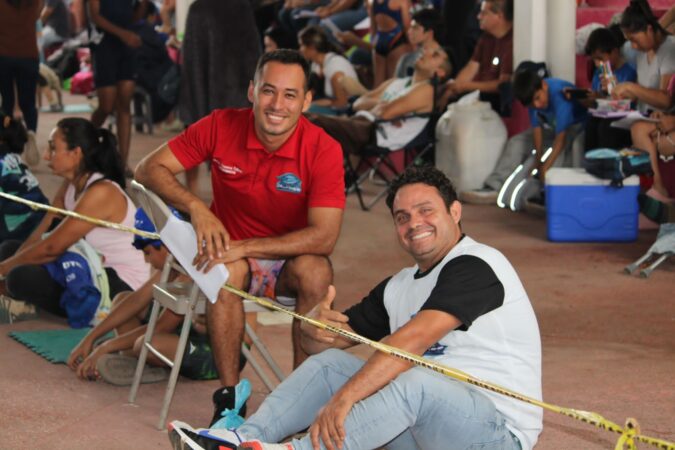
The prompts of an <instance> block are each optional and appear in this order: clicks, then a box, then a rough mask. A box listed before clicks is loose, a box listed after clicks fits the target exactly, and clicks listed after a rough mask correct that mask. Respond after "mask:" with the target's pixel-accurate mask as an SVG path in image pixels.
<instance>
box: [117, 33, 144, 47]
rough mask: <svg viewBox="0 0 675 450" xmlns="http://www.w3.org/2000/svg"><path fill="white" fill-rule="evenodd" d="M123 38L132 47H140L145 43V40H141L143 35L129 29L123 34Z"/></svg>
mask: <svg viewBox="0 0 675 450" xmlns="http://www.w3.org/2000/svg"><path fill="white" fill-rule="evenodd" d="M121 39H122V42H124V43H125V44H126V45H127V46H128V47H131V48H138V47H140V46H141V44H142V43H143V41H141V37H140V36H139V35H137V34H136V33H134V32H133V31H127V32H126V33H124V34H123V35H122V36H121Z"/></svg>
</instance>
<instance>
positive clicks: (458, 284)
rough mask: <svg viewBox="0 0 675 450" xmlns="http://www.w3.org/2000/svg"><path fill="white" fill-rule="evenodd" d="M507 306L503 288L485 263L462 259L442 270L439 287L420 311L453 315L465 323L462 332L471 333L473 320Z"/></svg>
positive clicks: (456, 259)
mask: <svg viewBox="0 0 675 450" xmlns="http://www.w3.org/2000/svg"><path fill="white" fill-rule="evenodd" d="M503 303H504V286H503V285H502V283H501V281H499V279H498V278H497V275H495V273H494V271H493V270H492V268H491V267H490V266H489V265H488V263H486V262H485V261H484V260H482V259H480V258H478V257H476V256H471V255H463V256H459V257H457V258H455V259H453V260H451V261H450V262H449V263H447V264H446V265H445V267H443V269H441V273H440V274H439V275H438V281H437V282H436V286H435V287H434V289H433V290H432V291H431V294H430V295H429V298H428V299H427V301H426V302H425V303H424V305H422V308H421V310H425V309H432V310H438V311H443V312H446V313H448V314H452V315H453V316H455V317H457V319H459V320H460V321H461V322H462V325H461V326H460V327H459V328H458V329H459V330H463V331H466V330H468V329H469V327H470V326H471V324H472V323H473V321H474V320H476V319H477V318H478V317H480V316H482V315H483V314H487V313H489V312H490V311H492V310H493V309H496V308H499V307H500V306H501V305H502V304H503Z"/></svg>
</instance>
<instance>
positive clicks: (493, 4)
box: [484, 0, 513, 22]
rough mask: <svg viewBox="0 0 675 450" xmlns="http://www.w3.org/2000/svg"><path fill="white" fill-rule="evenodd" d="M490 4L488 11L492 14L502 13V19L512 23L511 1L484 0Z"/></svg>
mask: <svg viewBox="0 0 675 450" xmlns="http://www.w3.org/2000/svg"><path fill="white" fill-rule="evenodd" d="M484 1H485V2H487V3H489V4H490V10H492V12H493V13H495V14H499V13H502V14H503V15H504V18H505V19H506V20H508V21H509V22H513V0H484Z"/></svg>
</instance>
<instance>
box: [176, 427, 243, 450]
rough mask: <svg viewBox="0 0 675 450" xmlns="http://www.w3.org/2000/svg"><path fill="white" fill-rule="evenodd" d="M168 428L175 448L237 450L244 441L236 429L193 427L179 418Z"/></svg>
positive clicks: (179, 449) (185, 449) (181, 449)
mask: <svg viewBox="0 0 675 450" xmlns="http://www.w3.org/2000/svg"><path fill="white" fill-rule="evenodd" d="M168 430H169V440H170V441H171V445H172V446H173V449H174V450H221V449H231V450H236V448H237V447H238V445H239V444H241V443H242V442H244V440H243V438H242V436H240V435H239V434H238V433H237V432H236V431H235V430H209V429H205V428H198V429H193V428H192V427H191V426H190V425H188V424H186V423H183V422H180V421H178V420H174V421H173V422H171V423H170V424H169V427H168Z"/></svg>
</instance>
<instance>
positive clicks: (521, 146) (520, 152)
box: [485, 128, 534, 191]
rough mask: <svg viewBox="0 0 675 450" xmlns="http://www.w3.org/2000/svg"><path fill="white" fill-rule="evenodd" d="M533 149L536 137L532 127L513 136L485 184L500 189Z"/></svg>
mask: <svg viewBox="0 0 675 450" xmlns="http://www.w3.org/2000/svg"><path fill="white" fill-rule="evenodd" d="M533 149H534V139H533V136H532V129H531V128H530V129H528V130H525V131H523V132H522V133H520V134H517V135H515V136H513V137H511V139H509V140H508V142H507V143H506V146H505V147H504V151H503V152H502V154H501V156H500V157H499V160H497V166H496V167H495V168H494V170H493V171H492V173H491V174H490V175H488V177H487V178H486V179H485V186H487V187H489V188H491V189H494V190H495V191H499V190H500V189H501V188H502V185H503V184H504V181H506V179H507V178H508V177H509V175H511V174H512V173H513V171H514V170H515V169H516V167H518V165H520V164H522V163H523V161H525V160H526V159H527V157H528V156H529V155H530V154H531V152H532V150H533Z"/></svg>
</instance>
